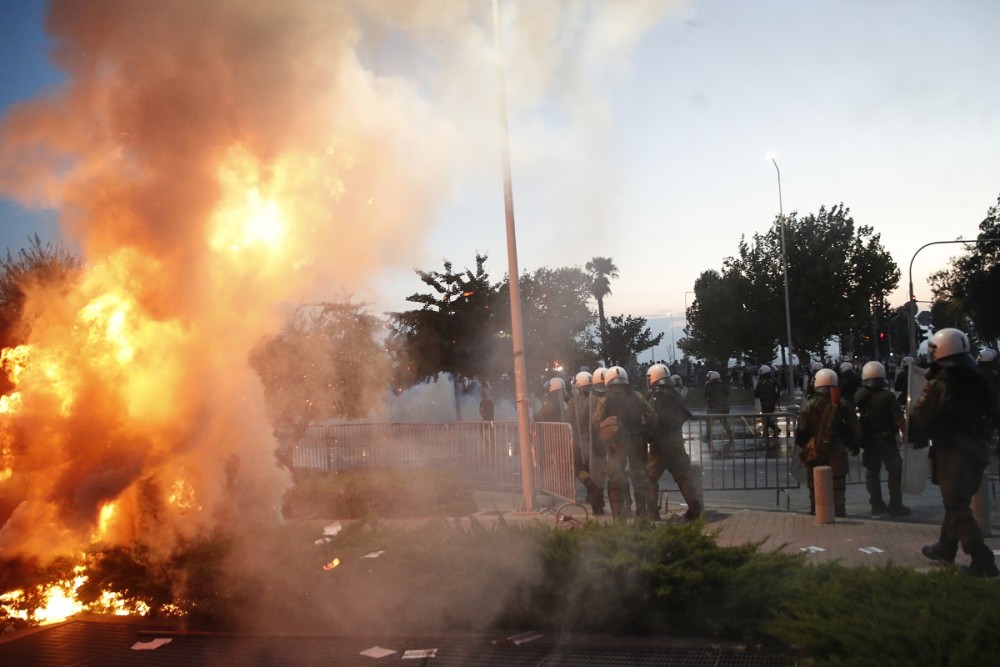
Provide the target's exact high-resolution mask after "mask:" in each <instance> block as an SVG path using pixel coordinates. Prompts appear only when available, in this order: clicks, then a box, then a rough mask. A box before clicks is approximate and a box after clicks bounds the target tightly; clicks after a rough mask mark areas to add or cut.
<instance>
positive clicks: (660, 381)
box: [645, 364, 718, 521]
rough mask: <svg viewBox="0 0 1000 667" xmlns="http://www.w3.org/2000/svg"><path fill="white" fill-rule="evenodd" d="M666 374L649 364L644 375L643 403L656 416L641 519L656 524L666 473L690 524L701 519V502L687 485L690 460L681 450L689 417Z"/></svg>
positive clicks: (666, 372)
mask: <svg viewBox="0 0 1000 667" xmlns="http://www.w3.org/2000/svg"><path fill="white" fill-rule="evenodd" d="M668 373H669V370H668V369H667V367H666V366H664V365H662V364H653V365H652V366H650V367H649V370H647V371H646V383H647V384H648V385H649V394H648V395H647V396H646V400H647V401H648V402H649V405H650V407H652V408H653V412H655V413H656V427H655V428H654V429H653V437H652V438H651V440H650V442H649V453H648V456H647V458H646V477H647V479H648V482H649V491H648V493H647V494H646V498H647V502H646V514H645V516H646V518H648V519H650V520H651V521H659V520H660V503H659V497H660V477H662V476H663V471H664V470H666V471H667V472H669V473H670V476H671V477H673V478H674V482H675V483H676V484H677V489H678V490H679V491H680V492H681V497H683V498H684V502H685V503H687V506H688V509H687V511H686V512H685V513H684V518H685V519H687V520H688V521H693V520H695V519H697V518H698V517H699V516H701V502H700V501H699V500H698V494H697V492H696V491H695V488H694V485H693V484H692V482H691V476H690V472H691V458H690V457H689V456H688V453H687V450H685V449H684V433H683V430H682V429H683V428H684V422H686V421H687V420H689V419H691V416H692V415H691V411H690V410H688V409H687V406H685V405H684V399H683V398H681V395H680V392H678V391H677V389H676V387H674V383H673V382H672V381H671V379H670V377H669V376H668V375H667V374H668ZM716 375H718V373H716Z"/></svg>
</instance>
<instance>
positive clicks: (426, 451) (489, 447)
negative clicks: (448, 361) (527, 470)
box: [276, 422, 576, 501]
mask: <svg viewBox="0 0 1000 667" xmlns="http://www.w3.org/2000/svg"><path fill="white" fill-rule="evenodd" d="M276 436H277V440H278V458H279V459H280V460H282V461H285V462H287V463H288V465H289V467H291V468H311V469H318V470H347V469H350V468H361V467H372V468H419V467H430V468H435V469H438V470H448V471H452V472H454V473H456V474H459V475H462V476H465V477H468V478H471V479H473V480H475V481H478V482H483V483H490V484H498V485H503V486H511V487H516V486H518V485H520V484H521V460H520V455H521V452H520V451H519V446H518V442H519V438H518V425H517V422H460V423H457V424H452V425H449V424H437V423H413V424H399V423H393V424H337V425H332V426H309V427H307V428H305V429H304V430H302V432H301V433H300V434H298V435H297V434H296V432H295V430H294V429H291V428H286V429H279V430H278V431H277V433H276ZM530 437H531V451H532V466H531V469H532V471H533V477H534V480H533V486H534V489H535V490H536V491H538V492H543V493H548V494H551V495H553V496H556V497H558V498H562V499H564V500H567V501H573V500H574V499H575V497H576V470H575V467H574V463H573V435H572V430H571V428H570V426H569V424H562V423H545V422H539V423H535V424H532V425H531V434H530Z"/></svg>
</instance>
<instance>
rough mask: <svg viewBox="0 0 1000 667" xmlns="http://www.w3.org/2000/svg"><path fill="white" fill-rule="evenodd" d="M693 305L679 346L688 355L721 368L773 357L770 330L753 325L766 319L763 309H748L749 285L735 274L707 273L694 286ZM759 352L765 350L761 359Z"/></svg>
mask: <svg viewBox="0 0 1000 667" xmlns="http://www.w3.org/2000/svg"><path fill="white" fill-rule="evenodd" d="M694 293H695V299H694V302H693V303H692V304H691V305H690V306H689V307H688V310H687V313H686V316H687V326H686V327H685V328H684V333H685V334H686V336H685V337H684V338H681V339H680V340H679V341H678V343H677V345H678V347H680V349H681V350H683V351H684V353H685V354H687V355H689V356H691V357H695V358H699V359H705V360H706V361H708V362H710V363H711V364H713V365H717V366H719V367H721V368H725V366H726V365H727V364H728V363H729V359H731V358H735V359H738V360H740V361H744V362H749V363H760V360H761V359H762V358H763V359H770V357H771V356H773V354H774V346H775V339H774V338H773V334H771V333H767V329H768V327H765V326H762V324H763V322H761V323H760V324H758V325H757V326H751V325H750V322H751V319H752V318H754V317H757V318H759V319H760V320H766V318H767V315H766V314H764V312H763V311H762V310H755V309H753V308H751V307H748V305H747V304H748V303H751V302H752V301H751V293H750V285H749V284H748V283H747V281H745V280H744V279H743V278H741V277H740V276H739V275H738V274H737V273H735V272H733V271H727V272H725V273H720V272H718V271H714V270H709V271H704V272H703V273H702V274H701V275H700V276H699V277H698V279H697V280H695V283H694ZM758 350H764V351H766V353H765V356H763V357H761V356H759V352H757V351H758Z"/></svg>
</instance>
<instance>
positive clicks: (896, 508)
mask: <svg viewBox="0 0 1000 667" xmlns="http://www.w3.org/2000/svg"><path fill="white" fill-rule="evenodd" d="M911 514H913V510H911V509H910V508H909V507H907V506H906V505H904V504H903V503H902V501H898V500H896V501H892V502H890V503H889V516H909V515H911Z"/></svg>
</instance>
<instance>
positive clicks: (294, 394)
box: [250, 301, 389, 429]
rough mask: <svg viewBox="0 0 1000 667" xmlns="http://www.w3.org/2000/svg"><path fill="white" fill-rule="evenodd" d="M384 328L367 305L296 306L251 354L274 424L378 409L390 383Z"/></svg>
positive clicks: (300, 423) (356, 416)
mask: <svg viewBox="0 0 1000 667" xmlns="http://www.w3.org/2000/svg"><path fill="white" fill-rule="evenodd" d="M383 328H384V324H383V323H382V321H381V320H380V319H379V318H377V317H375V316H373V315H371V314H369V313H368V312H367V311H366V310H365V306H364V305H363V304H357V303H352V302H350V301H344V302H339V303H320V304H316V305H307V306H300V307H299V308H297V309H296V310H295V311H294V312H293V313H292V315H291V316H290V317H289V318H288V320H287V321H286V322H285V325H284V327H283V328H282V329H281V331H280V332H278V333H277V334H276V335H275V336H273V337H271V338H268V339H266V340H263V341H261V342H260V343H259V344H258V345H257V346H256V347H255V348H254V349H253V351H252V352H251V355H250V364H251V366H252V367H253V369H254V370H255V371H256V372H257V374H258V375H259V376H260V379H261V382H262V383H263V385H264V399H265V402H266V406H267V411H268V415H269V417H270V419H271V422H272V423H273V424H274V425H275V426H290V427H293V428H300V429H301V428H304V427H305V426H306V425H308V424H310V423H315V422H318V421H323V420H326V419H359V418H362V417H364V416H366V415H367V414H368V413H369V412H370V411H371V410H373V409H374V408H376V407H378V406H379V405H380V403H381V401H382V400H383V399H384V397H385V395H386V390H387V387H388V384H389V372H388V360H387V358H386V354H385V350H384V349H383V347H382V345H381V336H382V333H383Z"/></svg>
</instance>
